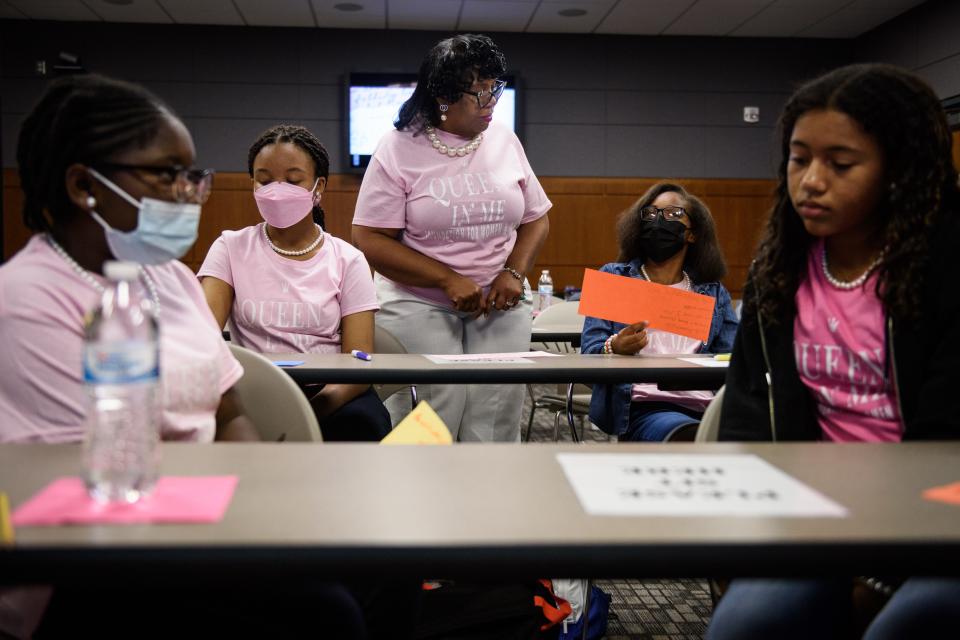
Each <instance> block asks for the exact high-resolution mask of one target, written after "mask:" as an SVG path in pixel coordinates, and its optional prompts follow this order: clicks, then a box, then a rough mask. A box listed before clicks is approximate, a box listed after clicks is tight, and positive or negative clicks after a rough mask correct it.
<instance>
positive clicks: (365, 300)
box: [340, 252, 380, 317]
mask: <svg viewBox="0 0 960 640" xmlns="http://www.w3.org/2000/svg"><path fill="white" fill-rule="evenodd" d="M345 258H346V259H345V264H344V271H343V292H342V293H341V296H340V316H341V317H343V316H349V315H350V314H353V313H360V312H361V311H371V310H376V309H379V308H380V304H379V303H378V302H377V290H376V288H375V287H374V285H373V275H372V274H371V273H370V265H368V264H367V260H366V258H364V257H363V254H362V253H360V252H357V253H355V254H354V255H352V256H350V255H348V256H345Z"/></svg>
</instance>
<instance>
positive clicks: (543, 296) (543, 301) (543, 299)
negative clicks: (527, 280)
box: [537, 269, 553, 313]
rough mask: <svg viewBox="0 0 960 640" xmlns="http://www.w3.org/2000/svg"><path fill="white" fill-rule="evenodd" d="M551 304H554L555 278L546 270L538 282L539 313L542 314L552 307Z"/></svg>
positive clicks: (542, 272)
mask: <svg viewBox="0 0 960 640" xmlns="http://www.w3.org/2000/svg"><path fill="white" fill-rule="evenodd" d="M551 302H553V278H551V277H550V270H549V269H544V270H543V271H541V272H540V280H539V281H538V282H537V312H538V313H540V312H542V311H543V310H544V309H546V308H547V307H549V306H550V303H551Z"/></svg>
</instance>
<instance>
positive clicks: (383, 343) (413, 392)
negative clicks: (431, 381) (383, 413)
mask: <svg viewBox="0 0 960 640" xmlns="http://www.w3.org/2000/svg"><path fill="white" fill-rule="evenodd" d="M373 352H374V353H406V352H407V350H406V348H405V347H404V346H403V344H401V343H400V341H399V340H397V337H396V336H395V335H393V334H392V333H390V332H389V331H387V330H386V329H384V328H383V327H379V326H376V327H374V334H373ZM404 389H410V408H411V410H412V409H415V408H416V406H417V387H416V385H412V384H396V383H395V384H374V385H373V390H374V391H375V392H376V394H377V395H378V396H379V397H380V400H381V401H384V400H386V399H387V398H389V397H390V396H392V395H393V394H395V393H397V392H398V391H403V390H404Z"/></svg>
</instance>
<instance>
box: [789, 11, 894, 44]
mask: <svg viewBox="0 0 960 640" xmlns="http://www.w3.org/2000/svg"><path fill="white" fill-rule="evenodd" d="M899 13H900V10H899V9H896V8H889V7H888V8H886V9H880V8H877V9H869V10H865V9H854V8H851V7H844V8H843V9H840V10H839V11H837V12H836V13H833V14H831V15H830V16H828V17H826V18H824V19H823V20H821V21H819V22H817V23H816V24H814V25H811V26H810V27H808V28H806V29H803V30H801V31H800V32H798V33H797V34H796V35H797V36H799V37H801V38H856V37H857V36H859V35H860V34H861V33H866V32H867V31H869V30H870V29H873V28H874V27H877V26H879V25H881V24H883V23H884V22H886V21H887V20H889V19H890V18H893V17H894V16H896V15H899Z"/></svg>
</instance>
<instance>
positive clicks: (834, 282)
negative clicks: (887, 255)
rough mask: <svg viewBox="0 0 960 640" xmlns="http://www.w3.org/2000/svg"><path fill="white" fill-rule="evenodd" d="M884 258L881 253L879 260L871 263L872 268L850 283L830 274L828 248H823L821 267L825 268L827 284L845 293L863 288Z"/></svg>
mask: <svg viewBox="0 0 960 640" xmlns="http://www.w3.org/2000/svg"><path fill="white" fill-rule="evenodd" d="M882 257H883V254H882V253H881V254H880V255H879V256H877V259H876V260H874V261H873V262H871V263H870V266H868V267H867V270H866V271H864V272H863V273H861V274H860V275H859V276H858V277H857V278H855V279H853V280H851V281H850V282H844V281H843V280H838V279H837V278H836V277H835V276H834V275H833V274H832V273H830V268H829V267H828V266H827V247H826V246H824V247H823V253H821V254H820V266H821V267H823V275H824V276H826V278H827V282H829V283H830V284H831V286H833V287H835V288H837V289H841V290H843V291H849V290H850V289H856V288H857V287H860V286H863V283H864V282H866V281H867V278H869V277H870V274H871V273H873V270H874V269H876V268H877V265H879V264H880V259H881V258H882Z"/></svg>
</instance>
